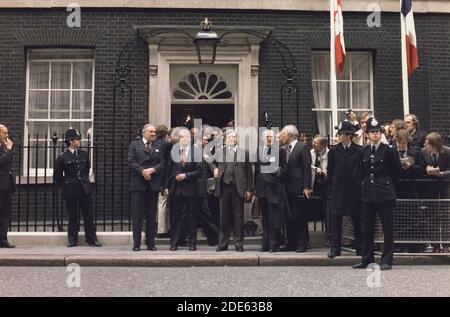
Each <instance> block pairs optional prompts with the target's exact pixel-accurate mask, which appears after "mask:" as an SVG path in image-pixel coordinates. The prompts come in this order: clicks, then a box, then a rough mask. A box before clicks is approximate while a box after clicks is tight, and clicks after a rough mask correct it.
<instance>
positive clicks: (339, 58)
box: [332, 0, 345, 77]
mask: <svg viewBox="0 0 450 317" xmlns="http://www.w3.org/2000/svg"><path fill="white" fill-rule="evenodd" d="M333 2H334V3H333V8H332V9H333V10H334V38H335V41H334V51H335V61H336V73H337V76H338V77H340V76H341V74H342V71H343V70H344V63H345V43H344V19H343V16H342V0H333Z"/></svg>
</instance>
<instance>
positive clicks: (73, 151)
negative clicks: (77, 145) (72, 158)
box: [68, 147, 77, 155]
mask: <svg viewBox="0 0 450 317" xmlns="http://www.w3.org/2000/svg"><path fill="white" fill-rule="evenodd" d="M68 149H69V151H70V153H72V154H74V155H75V151H77V149H71V148H70V147H69V148H68Z"/></svg>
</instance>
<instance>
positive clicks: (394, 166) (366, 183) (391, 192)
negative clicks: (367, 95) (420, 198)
mask: <svg viewBox="0 0 450 317" xmlns="http://www.w3.org/2000/svg"><path fill="white" fill-rule="evenodd" d="M367 131H368V133H369V140H370V143H369V144H368V145H367V146H366V147H365V148H364V149H363V155H362V188H361V193H362V194H361V200H362V213H361V221H362V236H363V250H362V259H361V263H358V264H355V265H353V268H355V269H363V268H366V267H367V266H368V265H369V264H371V263H374V262H375V253H374V226H375V219H376V215H377V213H378V214H379V216H380V219H381V225H382V227H383V234H384V244H383V253H382V255H381V266H380V269H381V270H390V269H391V268H392V260H393V256H394V209H395V200H396V193H395V188H394V182H395V181H396V180H397V178H398V177H399V176H400V172H401V168H402V167H401V163H400V159H399V157H398V155H397V154H396V153H395V152H394V150H393V149H392V148H390V147H389V146H388V145H386V144H384V143H382V142H381V126H380V124H379V122H378V121H377V120H376V119H375V117H370V118H369V120H368V121H367Z"/></svg>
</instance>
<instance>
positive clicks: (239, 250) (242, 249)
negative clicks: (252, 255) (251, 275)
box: [236, 246, 244, 252]
mask: <svg viewBox="0 0 450 317" xmlns="http://www.w3.org/2000/svg"><path fill="white" fill-rule="evenodd" d="M236 251H237V252H244V248H243V247H241V246H240V247H238V246H237V247H236Z"/></svg>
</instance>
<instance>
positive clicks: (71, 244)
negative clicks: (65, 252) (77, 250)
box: [67, 241, 77, 248]
mask: <svg viewBox="0 0 450 317" xmlns="http://www.w3.org/2000/svg"><path fill="white" fill-rule="evenodd" d="M76 246H77V243H76V242H75V241H69V243H67V247H68V248H73V247H76Z"/></svg>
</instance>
